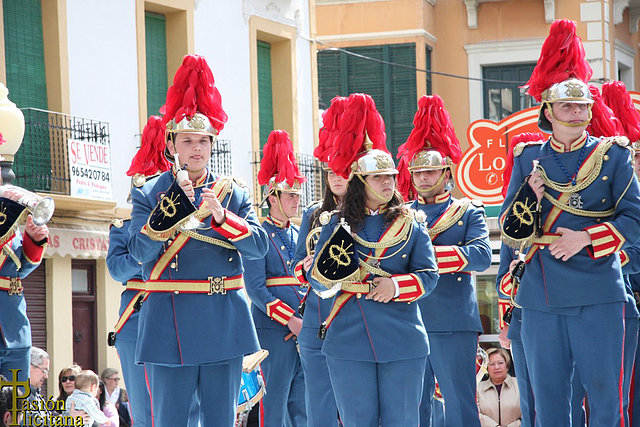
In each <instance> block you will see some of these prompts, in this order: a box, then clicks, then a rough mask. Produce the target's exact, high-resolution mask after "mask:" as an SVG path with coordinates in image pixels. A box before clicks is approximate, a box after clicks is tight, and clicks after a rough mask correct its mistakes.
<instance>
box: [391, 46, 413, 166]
mask: <svg viewBox="0 0 640 427" xmlns="http://www.w3.org/2000/svg"><path fill="white" fill-rule="evenodd" d="M388 49H389V59H388V61H389V62H392V63H394V64H403V65H407V66H410V67H411V68H404V67H397V66H389V65H387V67H388V69H389V80H388V83H386V85H388V87H389V95H390V96H389V97H388V98H387V99H389V100H390V102H389V112H388V113H387V114H386V116H385V123H386V124H387V148H388V149H389V151H390V152H391V153H392V154H393V155H394V157H395V155H396V154H397V153H398V147H400V145H402V144H404V142H405V141H406V140H407V138H408V137H409V134H410V133H411V130H412V129H413V116H414V115H415V112H416V109H417V108H418V105H417V101H416V99H417V97H418V94H417V88H416V85H417V82H416V71H415V69H414V68H415V66H416V48H415V45H414V44H402V45H390V46H388Z"/></svg>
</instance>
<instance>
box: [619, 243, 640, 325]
mask: <svg viewBox="0 0 640 427" xmlns="http://www.w3.org/2000/svg"><path fill="white" fill-rule="evenodd" d="M620 264H621V265H622V274H623V275H624V281H625V290H626V291H627V303H626V304H625V305H624V317H625V318H627V319H629V318H632V319H637V318H638V317H640V313H639V312H638V307H637V306H636V298H635V296H634V291H640V288H638V285H640V283H638V284H636V289H634V282H636V281H637V280H638V278H640V277H635V276H638V275H637V273H639V272H640V245H639V244H635V245H633V246H632V247H630V248H627V249H623V250H621V251H620Z"/></svg>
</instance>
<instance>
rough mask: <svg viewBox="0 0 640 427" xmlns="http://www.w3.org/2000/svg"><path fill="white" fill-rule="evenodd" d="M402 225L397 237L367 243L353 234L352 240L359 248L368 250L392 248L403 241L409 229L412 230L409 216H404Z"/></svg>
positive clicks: (411, 221) (411, 219) (411, 220)
mask: <svg viewBox="0 0 640 427" xmlns="http://www.w3.org/2000/svg"><path fill="white" fill-rule="evenodd" d="M398 220H400V218H398V219H397V220H396V221H398ZM404 221H405V222H404V224H403V226H402V229H401V230H400V233H398V235H397V236H395V237H388V238H384V237H383V238H382V240H380V241H377V242H369V241H368V240H364V239H363V238H362V237H360V236H358V235H357V234H356V233H353V238H354V240H355V241H356V243H358V244H359V245H361V246H364V247H365V248H370V249H384V248H390V247H392V246H395V245H397V244H398V243H400V242H401V241H402V240H404V239H405V238H406V237H407V235H408V234H409V232H410V231H411V229H412V228H413V227H412V225H413V218H412V217H409V216H405V217H404Z"/></svg>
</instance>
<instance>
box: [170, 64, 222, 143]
mask: <svg viewBox="0 0 640 427" xmlns="http://www.w3.org/2000/svg"><path fill="white" fill-rule="evenodd" d="M160 113H162V114H163V115H164V118H163V121H164V124H165V125H166V127H167V131H168V132H196V133H202V134H207V135H212V136H215V135H217V134H218V133H219V132H220V131H221V130H222V129H223V128H224V124H225V123H226V122H227V114H226V113H225V112H224V110H223V109H222V97H221V96H220V92H219V91H218V89H217V88H216V86H215V80H214V78H213V73H212V72H211V68H209V64H207V61H206V60H205V59H204V57H202V56H199V55H186V56H185V57H184V59H183V60H182V65H180V68H178V71H176V75H175V76H174V78H173V86H171V87H170V88H169V90H168V91H167V102H166V103H165V104H164V105H163V106H162V107H161V108H160ZM198 113H199V114H198ZM200 115H202V116H203V117H201V116H200ZM194 118H195V119H194Z"/></svg>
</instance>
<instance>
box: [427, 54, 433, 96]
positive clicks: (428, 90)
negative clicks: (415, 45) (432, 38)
mask: <svg viewBox="0 0 640 427" xmlns="http://www.w3.org/2000/svg"><path fill="white" fill-rule="evenodd" d="M431 50H432V49H431V46H427V56H426V58H427V61H426V69H427V70H429V71H431ZM426 74H427V91H426V92H425V93H426V94H427V95H431V94H432V92H431V90H432V84H433V78H432V76H431V73H426Z"/></svg>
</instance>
